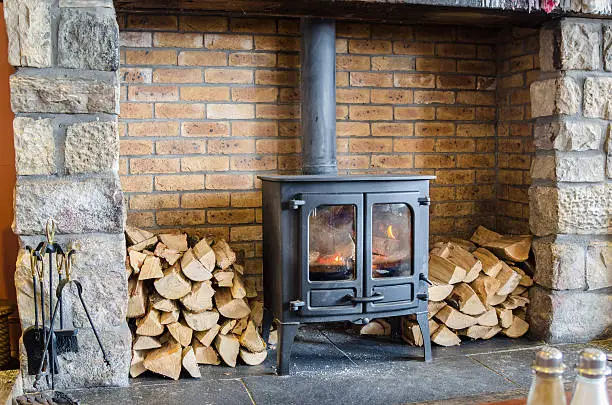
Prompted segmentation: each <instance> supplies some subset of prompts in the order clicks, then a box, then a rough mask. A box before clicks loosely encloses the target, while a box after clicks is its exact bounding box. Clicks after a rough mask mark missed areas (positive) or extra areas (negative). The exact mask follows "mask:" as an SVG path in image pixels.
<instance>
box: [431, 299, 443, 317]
mask: <svg viewBox="0 0 612 405" xmlns="http://www.w3.org/2000/svg"><path fill="white" fill-rule="evenodd" d="M445 306H446V302H444V301H440V302H436V301H429V302H428V303H427V319H431V318H433V317H434V316H436V314H437V313H438V311H439V310H441V309H442V308H444V307H445Z"/></svg>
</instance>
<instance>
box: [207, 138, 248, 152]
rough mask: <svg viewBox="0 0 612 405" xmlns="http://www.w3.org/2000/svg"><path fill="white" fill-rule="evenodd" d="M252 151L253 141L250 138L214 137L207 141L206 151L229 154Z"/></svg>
mask: <svg viewBox="0 0 612 405" xmlns="http://www.w3.org/2000/svg"><path fill="white" fill-rule="evenodd" d="M254 152H255V141H254V140H252V139H228V140H219V139H215V140H210V141H209V142H208V153H214V154H222V155H230V154H242V153H254Z"/></svg>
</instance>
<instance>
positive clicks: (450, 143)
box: [436, 138, 476, 152]
mask: <svg viewBox="0 0 612 405" xmlns="http://www.w3.org/2000/svg"><path fill="white" fill-rule="evenodd" d="M475 151H476V143H475V142H474V140H473V139H465V138H458V139H437V140H436V152H475Z"/></svg>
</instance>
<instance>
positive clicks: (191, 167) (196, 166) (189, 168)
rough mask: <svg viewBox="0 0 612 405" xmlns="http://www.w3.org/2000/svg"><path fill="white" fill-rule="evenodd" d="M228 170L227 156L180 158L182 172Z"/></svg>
mask: <svg viewBox="0 0 612 405" xmlns="http://www.w3.org/2000/svg"><path fill="white" fill-rule="evenodd" d="M228 168H229V159H228V158H227V156H194V157H184V158H181V171H183V172H219V171H225V170H227V169H228Z"/></svg>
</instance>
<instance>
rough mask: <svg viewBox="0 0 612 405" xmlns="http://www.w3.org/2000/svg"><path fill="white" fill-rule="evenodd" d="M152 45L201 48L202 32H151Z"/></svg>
mask: <svg viewBox="0 0 612 405" xmlns="http://www.w3.org/2000/svg"><path fill="white" fill-rule="evenodd" d="M153 46H155V47H172V48H174V47H176V48H201V47H202V34H184V33H178V32H156V33H154V34H153Z"/></svg>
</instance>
